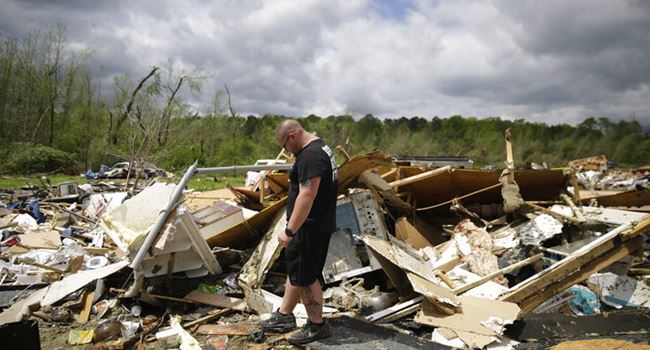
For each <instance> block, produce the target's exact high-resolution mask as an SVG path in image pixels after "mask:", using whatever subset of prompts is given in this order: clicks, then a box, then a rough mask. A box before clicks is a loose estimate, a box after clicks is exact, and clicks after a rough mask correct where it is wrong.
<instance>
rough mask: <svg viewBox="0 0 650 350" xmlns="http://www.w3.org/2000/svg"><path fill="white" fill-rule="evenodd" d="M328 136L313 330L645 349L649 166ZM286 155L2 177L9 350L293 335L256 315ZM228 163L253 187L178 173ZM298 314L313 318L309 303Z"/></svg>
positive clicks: (649, 288) (188, 344) (3, 298)
mask: <svg viewBox="0 0 650 350" xmlns="http://www.w3.org/2000/svg"><path fill="white" fill-rule="evenodd" d="M508 147H511V146H510V144H508ZM338 149H339V150H340V151H341V154H342V157H343V158H344V159H345V161H344V162H342V163H341V164H340V165H339V168H338V174H339V189H338V191H339V197H338V202H337V209H336V218H337V231H336V232H334V233H333V234H332V239H331V243H330V247H329V253H328V257H327V261H326V264H325V268H324V270H323V276H324V279H325V282H326V286H324V288H323V289H324V298H325V305H324V314H325V315H326V317H327V319H328V322H330V324H331V326H332V329H333V335H332V337H330V338H327V339H324V340H321V341H318V342H314V343H311V344H308V347H309V348H313V349H357V350H359V349H416V348H417V349H451V348H477V349H545V348H552V349H569V348H570V349H582V348H584V349H610V348H626V349H649V348H650V345H649V344H648V339H650V310H649V308H650V263H649V262H648V255H649V253H650V252H649V250H648V232H650V231H649V230H650V184H649V181H650V167H645V168H640V169H616V168H613V169H612V168H608V161H607V159H606V158H605V157H604V156H597V157H592V158H587V159H579V160H575V161H571V162H569V164H567V166H566V167H563V168H556V169H549V168H547V167H545V166H539V165H536V164H533V166H531V167H528V168H527V169H517V168H516V167H515V166H514V162H513V160H512V152H511V149H510V151H509V152H507V154H508V156H507V157H506V158H507V159H506V167H505V169H504V170H480V169H464V168H456V167H453V166H450V165H447V166H435V165H432V164H427V163H426V162H421V161H419V162H410V161H408V160H401V161H399V162H398V161H396V160H395V159H394V158H392V157H390V156H386V155H384V154H382V153H381V152H380V151H373V152H370V153H367V154H358V155H354V156H352V157H350V156H349V155H348V154H347V153H346V152H345V150H343V149H342V148H340V147H339V148H338ZM292 161H293V159H292V158H291V157H289V156H288V155H286V154H284V153H281V154H280V155H279V156H278V158H277V159H276V160H275V161H270V162H266V164H258V165H251V166H246V165H244V166H230V167H220V168H199V167H198V166H197V164H196V163H195V164H194V165H192V166H191V167H189V168H188V169H187V170H186V171H185V173H184V174H183V176H182V177H180V178H173V174H169V173H166V172H165V171H164V170H162V169H159V168H157V167H155V166H153V165H150V164H149V165H147V168H146V169H148V170H147V171H146V172H143V173H142V174H138V173H137V172H136V173H134V174H131V172H130V171H131V170H130V167H128V166H124V164H121V163H120V164H121V165H120V166H114V167H113V168H108V167H105V168H103V169H102V170H101V171H100V172H98V173H94V172H92V171H89V172H88V173H86V174H84V176H85V178H86V179H87V183H83V184H81V185H80V184H77V183H76V182H74V181H69V182H64V183H61V184H56V185H53V184H51V183H47V182H46V181H42V184H41V185H39V186H27V187H24V188H21V189H0V233H1V234H2V238H1V242H0V333H1V334H2V336H3V337H2V339H3V340H5V339H7V340H6V341H8V343H7V344H6V348H8V349H14V348H21V349H41V348H44V349H63V348H66V349H67V348H72V349H111V350H113V349H177V348H178V349H183V350H185V349H270V348H275V349H293V348H296V347H294V346H292V345H290V344H289V343H288V342H287V340H286V339H287V337H288V335H286V334H285V335H282V334H264V333H263V332H262V331H261V330H260V328H259V325H258V324H259V321H260V319H264V318H265V317H268V316H269V314H270V313H271V312H272V311H274V310H275V309H277V308H278V307H279V304H280V303H281V300H282V294H283V288H284V286H283V284H284V281H285V278H286V275H285V273H284V270H285V269H284V256H283V252H282V249H281V248H282V247H281V245H280V244H279V242H278V239H277V236H278V234H279V233H280V232H283V231H284V228H285V226H286V215H285V210H284V207H285V202H286V199H287V191H288V187H289V183H288V181H289V180H288V170H289V169H290V168H291V163H292ZM141 168H142V169H145V167H144V166H142V167H141ZM234 172H238V173H246V185H245V186H240V187H231V186H226V188H224V189H219V190H212V191H203V192H199V191H196V190H193V189H191V188H189V187H188V186H187V185H188V183H189V181H190V180H191V178H192V177H193V176H196V175H198V174H225V173H234ZM132 175H133V178H132ZM162 176H167V177H168V178H166V179H164V181H163V180H162ZM170 176H171V178H169V177H170ZM115 177H120V178H124V177H125V178H126V179H125V180H115V179H114V178H115ZM294 314H295V316H296V319H297V322H298V326H301V325H302V324H304V323H305V322H306V320H307V315H306V311H305V308H304V306H303V305H302V304H299V305H298V306H297V308H296V310H295V311H294ZM3 348H5V346H3Z"/></svg>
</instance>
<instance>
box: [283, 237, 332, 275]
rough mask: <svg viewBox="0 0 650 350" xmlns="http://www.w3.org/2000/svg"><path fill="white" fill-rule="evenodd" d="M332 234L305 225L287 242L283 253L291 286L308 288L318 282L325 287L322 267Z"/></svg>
mask: <svg viewBox="0 0 650 350" xmlns="http://www.w3.org/2000/svg"><path fill="white" fill-rule="evenodd" d="M330 237H332V233H327V232H323V231H321V230H318V229H315V228H310V227H307V226H305V225H303V227H301V228H300V230H298V233H297V234H296V236H295V237H294V238H293V239H291V241H289V244H288V245H287V248H286V251H285V258H286V260H287V274H288V275H289V283H291V285H292V286H308V285H310V284H312V283H314V281H316V280H319V281H320V283H321V285H325V279H324V278H323V267H324V266H325V259H326V258H327V250H328V248H329V244H330Z"/></svg>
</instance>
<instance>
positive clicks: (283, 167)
mask: <svg viewBox="0 0 650 350" xmlns="http://www.w3.org/2000/svg"><path fill="white" fill-rule="evenodd" d="M291 166H292V164H271V165H232V166H222V167H216V168H198V169H196V173H197V174H219V173H236V172H245V171H262V170H290V169H291Z"/></svg>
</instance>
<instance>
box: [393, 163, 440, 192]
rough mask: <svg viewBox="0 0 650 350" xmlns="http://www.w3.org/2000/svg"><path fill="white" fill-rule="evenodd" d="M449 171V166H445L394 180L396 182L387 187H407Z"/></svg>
mask: <svg viewBox="0 0 650 350" xmlns="http://www.w3.org/2000/svg"><path fill="white" fill-rule="evenodd" d="M450 171H451V167H450V166H449V165H447V166H444V167H442V168H437V169H433V170H429V171H426V172H423V173H421V174H417V175H413V176H409V177H407V178H404V179H401V180H396V181H393V182H390V183H389V185H390V187H392V188H393V189H395V188H397V187H400V186H405V185H409V184H412V183H414V182H418V181H422V180H425V179H428V178H431V177H434V176H438V175H441V174H444V173H449V172H450Z"/></svg>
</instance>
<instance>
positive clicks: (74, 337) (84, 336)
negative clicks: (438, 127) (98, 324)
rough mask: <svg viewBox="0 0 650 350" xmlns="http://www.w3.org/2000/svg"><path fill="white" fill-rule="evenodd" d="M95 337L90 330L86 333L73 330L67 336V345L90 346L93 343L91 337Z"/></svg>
mask: <svg viewBox="0 0 650 350" xmlns="http://www.w3.org/2000/svg"><path fill="white" fill-rule="evenodd" d="M94 335H95V330H94V329H90V330H87V331H81V330H76V329H73V330H71V331H70V334H69V335H68V344H72V345H79V344H90V343H91V342H92V341H93V336H94Z"/></svg>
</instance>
